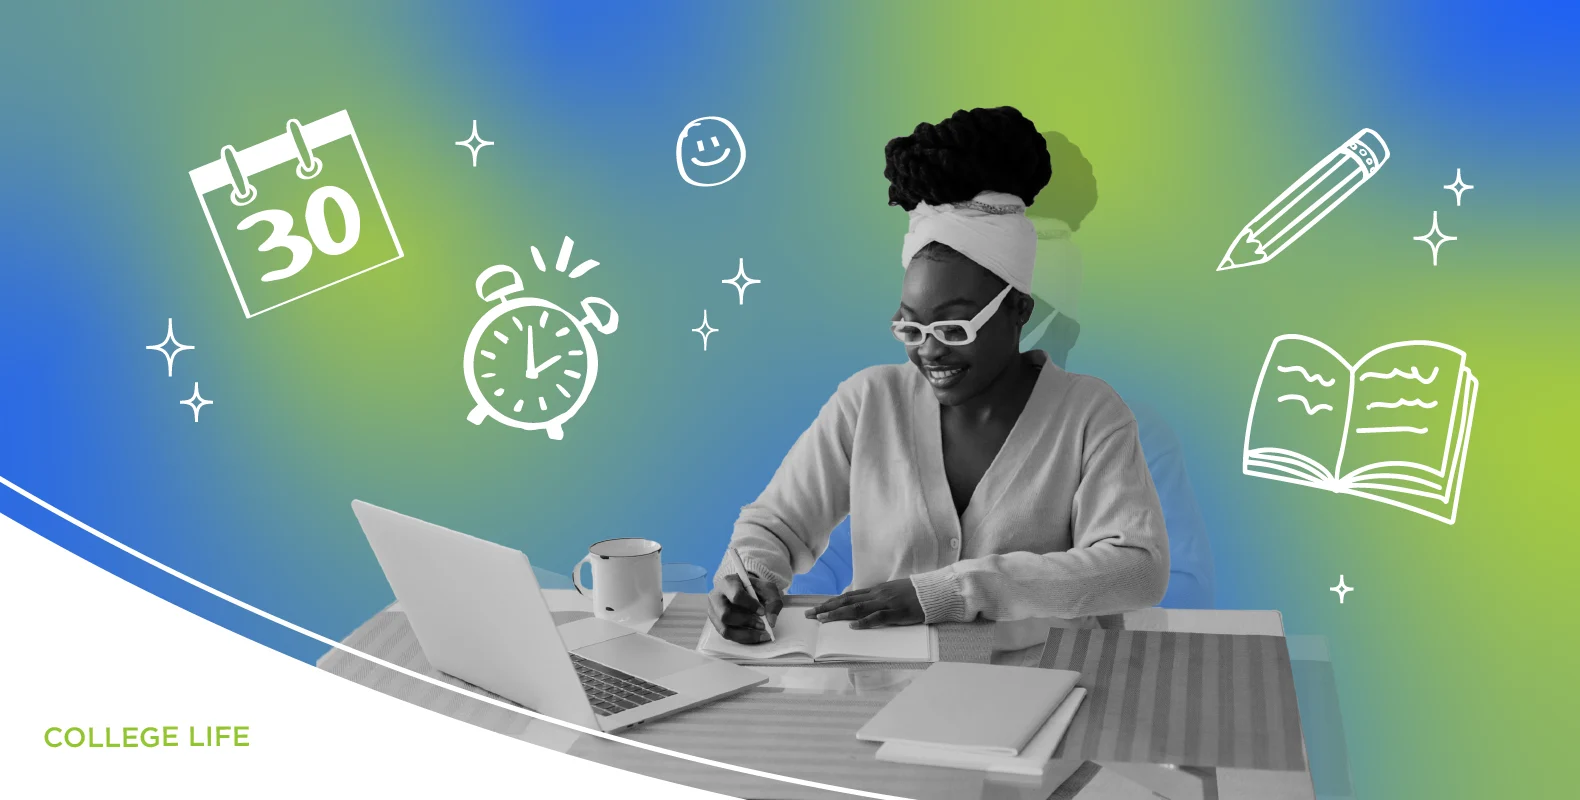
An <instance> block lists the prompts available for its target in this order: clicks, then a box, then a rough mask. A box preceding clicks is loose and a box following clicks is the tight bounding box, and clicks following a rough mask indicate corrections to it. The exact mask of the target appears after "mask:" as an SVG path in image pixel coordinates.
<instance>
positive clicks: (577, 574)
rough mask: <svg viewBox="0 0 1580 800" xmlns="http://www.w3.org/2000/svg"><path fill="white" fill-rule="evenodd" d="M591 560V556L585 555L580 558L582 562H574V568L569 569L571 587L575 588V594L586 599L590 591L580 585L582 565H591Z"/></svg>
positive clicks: (589, 554)
mask: <svg viewBox="0 0 1580 800" xmlns="http://www.w3.org/2000/svg"><path fill="white" fill-rule="evenodd" d="M592 560H593V554H592V553H588V554H587V555H585V556H582V560H580V561H578V562H576V566H574V567H571V585H573V586H575V587H576V593H577V594H579V595H581V596H583V597H586V596H587V593H588V592H591V591H592V590H591V589H588V588H587V587H585V586H583V585H582V565H583V564H588V563H591V562H592Z"/></svg>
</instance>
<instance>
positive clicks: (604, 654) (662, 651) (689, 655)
mask: <svg viewBox="0 0 1580 800" xmlns="http://www.w3.org/2000/svg"><path fill="white" fill-rule="evenodd" d="M576 654H577V655H579V656H582V657H584V658H590V659H592V660H593V661H597V662H598V663H600V664H604V665H606V666H610V667H614V668H615V669H618V670H623V671H625V672H629V673H631V674H632V675H635V676H636V677H638V678H645V679H647V680H656V679H658V678H662V677H664V676H665V675H673V674H675V673H676V672H680V671H682V670H688V669H691V668H693V667H698V666H701V665H703V664H706V663H708V662H709V660H710V659H709V658H708V657H707V656H704V655H701V654H700V653H693V652H691V651H690V650H686V649H684V648H680V647H676V646H674V645H672V644H666V643H665V642H662V641H660V640H658V639H654V638H653V637H651V636H643V635H641V634H635V633H633V634H631V635H630V636H620V637H617V638H614V639H609V640H607V641H603V642H599V643H597V644H590V645H587V646H586V647H580V648H577V649H576Z"/></svg>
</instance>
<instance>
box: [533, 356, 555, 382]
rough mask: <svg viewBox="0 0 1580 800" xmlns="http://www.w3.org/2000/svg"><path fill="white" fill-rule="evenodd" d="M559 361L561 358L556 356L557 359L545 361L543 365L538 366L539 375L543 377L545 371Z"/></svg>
mask: <svg viewBox="0 0 1580 800" xmlns="http://www.w3.org/2000/svg"><path fill="white" fill-rule="evenodd" d="M559 360H560V356H555V357H553V358H551V359H549V360H548V361H545V362H543V363H542V364H539V365H538V375H542V374H543V372H544V370H547V369H548V368H549V367H551V366H553V365H554V362H556V361H559ZM533 377H534V378H535V377H537V375H534V376H533Z"/></svg>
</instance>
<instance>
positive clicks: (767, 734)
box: [318, 590, 1315, 800]
mask: <svg viewBox="0 0 1580 800" xmlns="http://www.w3.org/2000/svg"><path fill="white" fill-rule="evenodd" d="M545 594H546V595H547V596H548V597H549V600H550V605H551V607H554V608H555V609H556V615H557V616H561V617H562V618H563V619H567V620H568V619H570V618H574V617H575V616H579V615H582V614H585V613H587V609H586V608H585V605H584V603H583V602H582V600H581V598H580V597H578V596H577V595H576V594H575V592H569V593H567V592H562V591H557V590H547V591H545ZM797 602H808V601H804V600H799V599H798V600H797ZM704 603H705V600H704V598H703V596H701V595H680V596H679V597H677V598H676V599H675V600H674V601H673V602H672V603H671V604H670V606H669V608H668V609H667V610H666V611H665V613H664V617H663V618H662V619H660V620H659V622H658V623H657V624H656V625H654V626H653V628H652V630H651V633H652V635H654V636H658V637H659V638H663V639H666V640H668V641H671V642H674V643H675V644H679V645H682V646H687V647H690V646H694V645H695V643H696V639H697V636H698V635H699V634H700V631H701V627H700V626H701V624H703V623H704V622H705V621H706V607H705V605H704ZM1054 624H1058V625H1069V624H1070V623H1068V622H1065V621H1045V620H1031V621H1026V622H1017V623H1010V624H1004V623H1000V624H997V625H994V624H992V623H972V624H959V625H952V626H947V627H946V626H940V630H939V649H940V656H941V657H943V658H944V659H945V660H969V661H980V660H991V661H992V662H993V663H997V664H1015V665H1022V666H1035V665H1036V664H1037V663H1038V661H1039V659H1040V658H1041V654H1042V642H1043V641H1045V640H1046V637H1047V631H1048V628H1049V627H1050V626H1051V625H1054ZM1083 624H1085V625H1094V624H1101V626H1102V627H1105V628H1116V627H1123V628H1127V629H1131V630H1156V631H1178V632H1192V633H1234V634H1265V635H1280V636H1281V635H1283V625H1282V623H1281V621H1280V619H1279V616H1278V614H1277V613H1276V612H1271V611H1198V610H1174V609H1149V610H1147V611H1141V612H1135V613H1132V614H1125V615H1122V616H1114V617H1106V618H1102V619H1101V620H1087V621H1085V622H1084V623H1083ZM343 644H344V645H345V646H346V647H348V648H351V649H353V650H356V651H359V652H362V653H366V654H368V655H370V656H373V657H376V658H380V659H383V660H385V661H388V662H390V663H392V664H396V665H398V666H401V667H404V668H406V669H410V670H412V671H414V672H417V673H419V674H422V675H426V676H429V677H433V678H436V679H438V680H440V681H442V682H444V683H447V684H450V685H453V686H458V687H463V688H466V689H468V690H470V691H472V692H476V693H478V694H481V695H484V696H489V697H494V698H495V699H502V698H497V696H494V695H491V694H490V693H488V692H486V691H484V690H482V689H479V688H478V687H475V686H471V685H470V684H466V683H464V682H462V681H459V680H457V679H455V678H452V677H450V676H448V675H444V674H442V673H439V672H437V671H436V670H434V669H433V668H432V667H430V666H429V665H428V662H427V660H426V659H425V658H423V655H422V650H421V648H420V647H419V646H418V645H417V641H416V638H415V637H414V636H413V635H412V633H411V628H410V626H409V625H408V624H407V623H406V618H405V615H404V614H403V613H401V612H400V611H399V609H398V607H396V606H392V607H391V608H389V609H386V610H385V611H383V612H381V613H380V614H378V615H377V616H375V617H374V618H373V619H371V620H369V621H368V622H367V623H365V624H363V625H362V626H361V627H359V628H358V629H357V630H356V631H354V632H353V633H352V634H351V635H350V636H349V637H347V638H346V640H345V642H344V643H343ZM318 665H319V667H320V668H322V669H324V670H326V671H329V672H332V673H335V674H337V675H340V676H342V677H345V678H347V679H350V680H352V681H355V682H356V683H359V684H362V685H364V686H368V687H370V688H373V689H376V690H378V691H381V692H383V693H385V694H388V695H391V696H393V697H397V698H400V699H402V700H406V701H407V702H411V703H414V704H416V705H419V706H422V707H424V708H428V709H430V710H433V711H437V712H439V713H442V714H446V715H448V716H451V717H454V718H456V719H460V720H462V721H464V722H469V723H471V724H474V725H478V726H480V727H484V728H488V729H489V730H493V731H496V732H498V733H503V734H505V735H507V736H513V737H516V738H520V739H523V740H526V741H529V742H532V743H533V744H536V745H539V746H543V747H548V748H551V749H554V750H558V751H560V752H565V753H568V754H571V755H575V756H579V757H582V758H587V759H589V760H592V761H598V762H600V763H605V764H609V765H612V766H616V767H620V768H622V769H626V770H630V771H632V772H638V773H642V774H645V775H650V776H653V777H657V778H662V779H664V780H669V781H672V782H675V783H680V784H684V785H688V786H694V787H696V788H699V789H704V790H708V791H714V792H719V793H721V794H728V795H733V796H743V797H765V798H814V797H815V798H832V797H848V796H849V795H842V794H839V793H835V792H831V791H827V790H822V789H817V788H813V787H808V786H805V785H799V784H794V783H786V782H782V781H775V780H772V779H768V778H759V777H755V776H752V775H747V774H743V773H740V772H736V771H733V770H726V769H723V768H719V767H711V766H708V765H705V764H698V763H696V762H692V761H688V760H685V759H680V758H675V757H673V756H667V755H663V754H661V753H655V752H652V751H650V750H644V749H641V748H637V747H632V746H630V745H628V744H625V743H622V742H619V741H612V740H609V739H605V738H603V737H597V736H590V735H586V734H581V733H577V732H576V731H573V730H569V729H566V728H563V727H560V726H558V725H554V724H552V723H547V722H543V721H541V720H536V719H533V718H532V717H529V716H527V715H525V714H519V713H516V712H513V711H511V710H508V709H505V708H500V707H499V706H496V705H492V704H489V703H485V702H482V701H479V700H476V699H474V698H470V697H467V696H466V695H464V694H461V693H458V692H451V691H448V690H446V689H443V688H440V687H438V686H434V685H433V684H431V683H427V682H424V681H421V680H418V679H416V678H412V677H410V676H408V675H404V674H402V673H400V672H398V671H395V670H392V669H389V668H387V667H384V666H381V665H379V664H376V663H374V662H372V661H369V660H367V659H364V658H360V657H358V656H356V655H354V654H352V653H348V652H345V651H344V650H340V649H334V650H331V651H329V652H328V653H326V654H325V655H324V656H323V657H322V658H321V659H319V662H318ZM922 668H925V665H867V664H851V665H839V666H797V667H754V668H753V669H757V670H759V671H761V672H762V673H763V674H765V675H767V676H768V677H769V681H768V683H766V684H764V685H762V686H760V687H757V688H755V689H752V690H750V691H748V692H745V693H743V694H740V695H736V696H734V697H729V698H724V699H722V700H719V701H715V702H713V703H709V704H707V705H705V706H702V707H699V708H696V709H692V710H690V711H687V712H684V713H682V714H678V715H676V716H674V717H669V718H666V719H662V720H657V721H655V722H651V723H648V724H647V725H644V726H642V727H640V728H636V729H634V730H631V731H627V732H624V733H623V734H622V735H623V736H625V737H627V738H629V739H631V740H633V741H637V742H642V743H645V744H650V745H653V746H656V747H662V748H665V749H668V750H673V751H677V752H682V753H686V754H689V755H693V756H698V757H702V758H707V759H710V760H715V761H719V762H724V763H729V764H735V765H739V766H744V767H748V768H752V769H756V770H761V771H763V772H768V773H773V774H777V775H784V776H787V777H791V778H798V779H801V780H805V781H814V782H817V783H822V784H828V785H833V786H840V787H848V788H852V789H859V790H865V791H869V792H878V793H882V794H886V795H898V796H902V797H912V798H935V797H936V798H959V797H981V798H1036V800H1043V798H1048V797H1050V796H1051V795H1053V794H1054V792H1056V791H1058V790H1059V789H1060V785H1061V784H1063V783H1065V781H1066V779H1068V778H1070V777H1071V775H1072V774H1074V773H1076V772H1077V770H1078V769H1082V766H1083V764H1082V762H1077V761H1072V762H1059V761H1054V762H1049V767H1048V769H1047V770H1046V771H1045V772H1044V775H1043V776H1042V779H1041V780H1038V779H1035V778H1011V777H999V776H988V775H986V774H984V773H981V772H977V771H970V770H955V769H947V768H942V767H922V766H911V765H902V764H890V763H887V762H883V761H878V760H876V759H875V758H873V753H875V752H876V750H877V745H875V744H870V743H867V742H861V741H858V740H856V739H855V737H854V734H855V731H856V729H857V728H859V727H860V726H861V725H862V724H863V723H865V722H866V721H867V720H868V719H869V718H871V716H872V715H873V714H875V713H877V711H878V709H880V708H882V707H883V705H884V704H885V703H887V702H888V701H889V699H890V698H892V697H894V695H895V694H897V693H898V692H899V691H900V690H901V689H903V688H904V687H905V686H906V684H908V683H909V682H910V680H911V678H913V677H914V676H915V675H916V674H917V671H918V670H919V669H922ZM507 702H508V701H507ZM1101 767H1102V769H1103V770H1104V771H1106V772H1111V773H1113V774H1114V775H1117V776H1121V777H1124V778H1128V779H1130V780H1133V781H1136V782H1138V783H1141V784H1142V785H1145V786H1147V787H1148V788H1150V789H1152V790H1153V791H1154V792H1157V793H1158V794H1159V795H1161V796H1163V797H1165V798H1167V799H1168V800H1194V799H1195V798H1202V799H1203V800H1205V799H1206V798H1214V797H1216V798H1221V799H1222V800H1237V799H1238V798H1257V799H1258V800H1263V799H1264V798H1265V799H1267V800H1277V799H1278V798H1301V799H1302V800H1305V799H1307V798H1313V797H1314V796H1315V795H1314V792H1313V790H1312V782H1311V777H1310V774H1309V773H1308V772H1306V771H1287V772H1286V771H1268V770H1246V769H1223V768H1216V769H1215V768H1210V767H1209V768H1193V767H1191V766H1190V765H1153V764H1144V763H1134V764H1120V763H1108V762H1105V763H1103V764H1102V765H1101ZM1095 768H1096V765H1092V764H1090V763H1089V762H1088V763H1087V764H1086V766H1085V768H1084V770H1082V774H1085V775H1088V776H1089V773H1090V771H1091V770H1093V769H1095ZM1077 780H1079V778H1077Z"/></svg>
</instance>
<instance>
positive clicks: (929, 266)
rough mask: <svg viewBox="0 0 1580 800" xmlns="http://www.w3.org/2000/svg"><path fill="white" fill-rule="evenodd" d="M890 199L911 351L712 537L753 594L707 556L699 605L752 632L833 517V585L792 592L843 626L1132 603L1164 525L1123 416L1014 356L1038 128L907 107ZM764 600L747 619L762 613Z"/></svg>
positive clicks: (827, 409) (1094, 391)
mask: <svg viewBox="0 0 1580 800" xmlns="http://www.w3.org/2000/svg"><path fill="white" fill-rule="evenodd" d="M884 154H885V156H886V158H887V165H886V166H885V168H884V176H885V177H887V178H888V179H889V182H890V186H889V202H890V204H891V205H898V206H900V207H901V208H903V209H905V210H906V211H907V212H908V213H909V214H910V230H909V232H908V233H907V234H906V236H905V241H904V244H903V246H902V248H901V261H900V263H901V265H902V266H904V267H905V279H904V282H903V283H902V289H901V294H900V308H899V311H898V312H896V313H895V315H894V318H893V320H892V327H893V330H894V335H895V338H897V339H899V340H900V341H901V342H902V343H903V344H904V345H905V351H906V355H907V356H908V357H909V360H910V363H909V364H895V365H885V366H878V367H871V368H868V369H865V370H862V371H861V372H859V373H857V374H856V375H854V376H852V377H851V378H849V379H847V380H846V381H845V382H843V383H842V384H840V386H839V389H838V390H837V391H836V392H835V393H834V396H833V397H832V398H830V399H829V401H828V403H827V404H825V405H824V406H823V410H822V411H821V412H820V413H819V414H818V417H817V419H816V420H815V421H814V422H813V423H812V426H811V427H810V428H808V429H807V430H806V432H805V433H803V434H802V435H801V437H800V438H799V439H798V440H797V441H796V443H795V445H794V446H793V447H791V449H790V452H789V454H788V455H786V456H785V459H784V461H783V463H781V464H780V466H779V469H778V471H776V472H775V473H774V477H773V479H772V480H771V481H770V482H769V484H768V487H767V488H766V489H764V490H763V493H762V495H761V496H760V497H758V498H757V500H756V501H755V502H753V503H752V504H751V505H748V506H746V507H745V508H743V509H741V515H740V518H739V519H738V520H737V521H736V523H735V530H734V533H733V535H732V536H731V539H730V545H731V546H732V547H734V548H736V549H737V550H738V551H739V552H740V555H741V557H742V560H743V561H744V562H745V565H746V568H747V570H748V572H749V573H750V580H751V581H752V584H753V589H754V590H755V592H756V594H757V596H758V597H759V598H760V599H761V604H759V603H758V602H756V601H754V600H753V599H752V598H751V596H750V594H749V593H748V592H747V590H746V587H745V586H744V585H743V584H742V583H741V581H740V580H739V579H738V578H737V577H736V576H735V575H734V574H733V573H732V572H731V571H730V570H729V569H727V568H722V567H721V568H720V570H719V571H718V573H717V577H716V579H715V582H714V591H713V592H712V593H711V594H710V595H709V615H710V617H711V619H712V621H713V624H714V626H715V627H716V628H717V629H718V630H719V631H720V632H721V633H722V634H723V635H724V636H725V637H727V638H729V639H732V640H734V641H738V642H743V643H756V642H764V641H767V640H768V633H767V631H766V630H765V629H764V626H765V624H766V625H769V626H771V625H772V624H773V622H774V620H775V619H776V618H777V616H778V614H779V611H780V610H781V608H782V606H783V599H782V594H783V590H784V587H785V586H787V585H789V582H790V578H791V575H792V574H793V573H798V572H805V571H806V570H808V569H810V568H811V567H812V565H813V564H814V563H815V562H816V561H817V558H818V556H819V555H820V554H821V553H822V550H823V548H824V546H825V544H826V543H827V541H828V536H829V532H830V531H831V530H833V528H834V527H835V526H836V525H838V524H839V522H840V521H841V520H842V519H844V517H845V515H846V514H849V515H850V518H851V538H852V562H853V563H852V566H853V580H852V581H851V589H850V590H849V591H847V592H845V593H844V594H842V595H840V596H838V597H835V598H833V599H831V600H828V601H826V602H824V603H822V604H821V605H818V606H817V607H815V608H812V609H810V610H808V612H807V615H808V616H815V617H817V618H818V619H819V620H822V621H825V622H828V621H834V620H850V621H851V622H852V625H853V626H854V627H873V626H880V625H911V624H916V623H923V622H926V623H935V622H951V621H965V620H970V619H974V618H976V617H978V616H979V615H980V616H982V617H985V618H988V619H993V620H1016V619H1025V618H1029V617H1078V616H1085V615H1090V614H1105V613H1115V612H1120V611H1127V610H1132V609H1137V608H1144V607H1148V606H1151V605H1154V604H1156V603H1157V601H1158V600H1159V599H1160V598H1161V597H1162V596H1163V592H1164V589H1165V588H1166V586H1167V583H1168V574H1169V562H1168V539H1167V534H1166V533H1165V532H1164V527H1163V516H1162V512H1161V511H1160V510H1159V507H1158V497H1157V492H1156V491H1155V490H1154V489H1153V486H1152V480H1151V478H1150V477H1149V476H1148V474H1147V465H1146V461H1145V459H1144V458H1143V457H1142V453H1141V447H1140V444H1139V442H1138V440H1137V436H1136V421H1135V417H1134V416H1133V415H1132V414H1131V413H1130V410H1129V409H1127V408H1126V407H1125V405H1124V403H1123V402H1122V401H1121V400H1120V399H1119V396H1118V395H1116V394H1115V393H1114V391H1113V390H1112V389H1110V388H1109V387H1108V385H1107V384H1105V383H1103V382H1102V381H1100V380H1097V379H1096V378H1091V377H1087V376H1084V375H1076V374H1074V373H1070V372H1065V371H1064V370H1062V369H1060V368H1059V367H1058V366H1056V365H1055V364H1053V363H1050V361H1049V359H1048V356H1047V354H1046V353H1044V352H1042V351H1032V352H1028V353H1021V352H1020V348H1019V341H1020V337H1021V329H1022V327H1023V326H1024V325H1025V324H1026V321H1027V319H1028V318H1029V317H1030V315H1031V310H1032V299H1031V278H1032V268H1033V266H1034V264H1035V262H1036V247H1037V234H1036V230H1035V229H1034V228H1033V226H1032V223H1031V222H1030V221H1028V220H1027V218H1026V214H1025V211H1026V207H1027V206H1028V205H1030V204H1031V203H1032V202H1033V201H1034V200H1035V199H1036V196H1037V193H1038V192H1039V191H1041V190H1042V188H1043V187H1044V186H1045V185H1047V183H1048V180H1049V177H1050V167H1049V159H1048V149H1047V144H1046V142H1045V141H1044V140H1043V137H1042V135H1041V134H1039V133H1038V132H1037V129H1036V127H1035V126H1034V125H1033V124H1032V123H1031V122H1030V121H1029V120H1027V119H1026V118H1025V117H1023V116H1021V114H1020V112H1019V111H1016V110H1015V109H1013V108H1009V107H1003V108H993V109H980V108H979V109H974V110H972V111H959V112H956V113H955V114H954V116H952V117H950V118H949V119H947V120H945V121H944V122H942V123H940V124H938V125H929V124H927V123H922V124H921V125H918V126H916V130H915V132H913V133H912V134H911V135H910V136H902V137H899V138H896V139H894V140H892V141H890V142H889V144H888V146H887V147H886V148H885V150H884ZM765 617H766V619H765Z"/></svg>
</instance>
